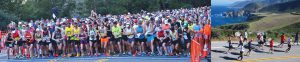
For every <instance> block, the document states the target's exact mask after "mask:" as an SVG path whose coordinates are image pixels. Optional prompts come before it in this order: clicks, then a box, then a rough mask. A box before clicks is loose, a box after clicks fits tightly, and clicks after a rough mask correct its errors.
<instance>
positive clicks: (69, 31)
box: [65, 27, 73, 37]
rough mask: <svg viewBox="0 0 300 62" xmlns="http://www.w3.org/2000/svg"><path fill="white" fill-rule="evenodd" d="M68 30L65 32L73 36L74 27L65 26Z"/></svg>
mask: <svg viewBox="0 0 300 62" xmlns="http://www.w3.org/2000/svg"><path fill="white" fill-rule="evenodd" d="M65 29H66V30H65V34H66V35H67V36H69V37H70V36H72V35H73V31H72V30H73V28H72V27H66V28H65Z"/></svg>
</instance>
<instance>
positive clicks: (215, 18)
mask: <svg viewBox="0 0 300 62" xmlns="http://www.w3.org/2000/svg"><path fill="white" fill-rule="evenodd" d="M239 9H240V8H233V7H229V6H212V10H211V11H212V12H211V15H212V16H211V19H212V26H213V27H217V26H221V25H226V24H233V23H241V22H245V21H247V20H246V19H247V17H246V16H238V17H224V16H222V13H224V12H227V11H237V10H239Z"/></svg>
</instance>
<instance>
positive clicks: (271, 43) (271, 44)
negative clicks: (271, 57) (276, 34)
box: [270, 39, 274, 47]
mask: <svg viewBox="0 0 300 62" xmlns="http://www.w3.org/2000/svg"><path fill="white" fill-rule="evenodd" d="M273 44H274V40H273V39H272V40H271V42H270V47H273Z"/></svg>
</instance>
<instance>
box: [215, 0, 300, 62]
mask: <svg viewBox="0 0 300 62" xmlns="http://www.w3.org/2000/svg"><path fill="white" fill-rule="evenodd" d="M211 2H212V3H211V5H212V6H211V20H212V21H211V22H212V24H211V25H212V36H211V37H212V38H211V48H212V49H211V59H212V60H211V61H212V62H299V61H298V60H300V59H299V58H300V53H299V52H300V46H299V32H300V5H299V4H300V0H212V1H211Z"/></svg>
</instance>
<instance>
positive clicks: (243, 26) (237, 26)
mask: <svg viewBox="0 0 300 62" xmlns="http://www.w3.org/2000/svg"><path fill="white" fill-rule="evenodd" d="M219 28H220V29H225V30H246V29H248V28H249V25H248V24H247V23H240V24H231V25H224V26H220V27H219Z"/></svg>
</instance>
